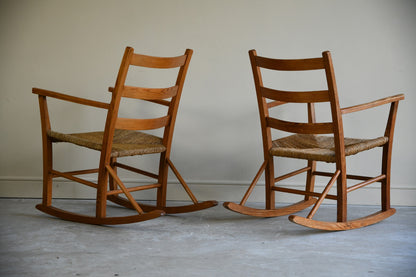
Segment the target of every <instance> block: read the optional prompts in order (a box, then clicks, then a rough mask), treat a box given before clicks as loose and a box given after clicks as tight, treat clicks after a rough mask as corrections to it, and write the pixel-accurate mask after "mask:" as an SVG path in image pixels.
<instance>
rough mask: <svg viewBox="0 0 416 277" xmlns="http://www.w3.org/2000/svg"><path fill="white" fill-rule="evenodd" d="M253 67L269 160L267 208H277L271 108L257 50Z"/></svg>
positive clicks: (264, 146) (264, 145) (251, 56)
mask: <svg viewBox="0 0 416 277" xmlns="http://www.w3.org/2000/svg"><path fill="white" fill-rule="evenodd" d="M249 57H250V63H251V69H252V71H253V78H254V85H255V88H256V95H257V104H258V108H259V113H260V124H261V133H262V140H263V155H264V160H265V161H267V166H266V168H265V178H266V198H265V199H266V203H265V204H266V208H267V209H274V208H275V193H274V191H272V186H273V185H274V161H273V158H272V157H271V155H270V153H269V149H270V148H271V147H272V133H271V128H270V126H268V124H267V118H268V117H269V108H268V106H267V102H266V99H265V97H263V95H262V93H261V87H262V86H263V79H262V76H261V71H260V68H259V67H258V66H257V62H256V57H257V52H256V50H254V49H253V50H250V51H249Z"/></svg>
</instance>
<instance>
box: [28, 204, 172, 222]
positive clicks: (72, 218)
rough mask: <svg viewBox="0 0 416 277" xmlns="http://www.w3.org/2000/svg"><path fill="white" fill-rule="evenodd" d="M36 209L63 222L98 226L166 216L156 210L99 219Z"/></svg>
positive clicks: (43, 208)
mask: <svg viewBox="0 0 416 277" xmlns="http://www.w3.org/2000/svg"><path fill="white" fill-rule="evenodd" d="M36 208H37V209H38V210H40V211H42V212H44V213H46V214H49V215H51V216H55V217H58V218H61V219H63V220H69V221H75V222H79V223H88V224H96V225H116V224H128V223H135V222H140V221H145V220H149V219H154V218H157V217H160V216H162V215H164V214H165V212H164V211H161V210H154V211H151V212H149V213H145V214H138V215H131V216H119V217H104V218H97V217H93V216H85V215H81V214H76V213H72V212H68V211H65V210H62V209H58V208H56V207H53V206H44V205H42V204H38V205H36Z"/></svg>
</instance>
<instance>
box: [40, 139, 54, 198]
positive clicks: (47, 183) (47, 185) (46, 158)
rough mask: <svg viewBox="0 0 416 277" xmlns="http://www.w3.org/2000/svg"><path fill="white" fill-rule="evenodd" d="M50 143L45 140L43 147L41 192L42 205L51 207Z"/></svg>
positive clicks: (51, 161) (51, 156)
mask: <svg viewBox="0 0 416 277" xmlns="http://www.w3.org/2000/svg"><path fill="white" fill-rule="evenodd" d="M52 158H53V154H52V142H51V141H50V140H49V139H46V142H45V143H44V145H43V192H42V204H43V205H44V206H51V205H52V175H51V170H52V164H53V160H52Z"/></svg>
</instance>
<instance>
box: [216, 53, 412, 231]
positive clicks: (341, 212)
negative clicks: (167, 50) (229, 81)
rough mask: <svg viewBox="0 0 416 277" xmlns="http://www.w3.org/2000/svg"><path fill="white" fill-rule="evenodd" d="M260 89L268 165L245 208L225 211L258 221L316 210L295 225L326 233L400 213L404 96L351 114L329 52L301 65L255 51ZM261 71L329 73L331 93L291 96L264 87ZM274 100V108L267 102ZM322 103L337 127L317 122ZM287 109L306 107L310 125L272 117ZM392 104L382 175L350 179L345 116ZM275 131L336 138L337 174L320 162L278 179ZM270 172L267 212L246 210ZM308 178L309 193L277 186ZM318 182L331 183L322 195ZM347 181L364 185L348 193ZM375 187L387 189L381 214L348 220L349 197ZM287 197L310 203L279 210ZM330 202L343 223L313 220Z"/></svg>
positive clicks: (297, 219)
mask: <svg viewBox="0 0 416 277" xmlns="http://www.w3.org/2000/svg"><path fill="white" fill-rule="evenodd" d="M249 56H250V61H251V66H252V71H253V76H254V83H255V87H256V93H257V102H258V107H259V113H260V121H261V130H262V137H263V152H264V161H263V163H262V165H261V167H260V169H259V171H258V172H257V174H256V176H255V178H254V179H253V181H252V183H251V185H250V186H249V188H248V190H247V192H246V193H245V195H244V197H243V198H242V200H241V202H240V203H239V204H236V203H232V202H225V203H224V207H226V208H227V209H230V210H232V211H235V212H238V213H242V214H247V215H252V216H258V217H275V216H283V215H290V214H293V213H296V212H298V211H301V210H304V209H306V208H308V207H310V206H312V205H314V206H313V208H312V210H311V211H310V213H309V215H308V216H307V217H306V218H305V217H301V216H297V215H291V216H289V220H290V221H292V222H294V223H297V224H300V225H303V226H307V227H310V228H315V229H321V230H333V231H335V230H347V229H355V228H360V227H364V226H367V225H370V224H374V223H377V222H379V221H381V220H383V219H385V218H387V217H389V216H391V215H393V214H394V213H395V209H393V208H391V206H390V175H391V170H390V168H391V153H392V146H393V133H394V126H395V120H396V114H397V109H398V104H399V101H400V100H403V99H404V95H403V94H399V95H395V96H391V97H387V98H383V99H379V100H376V101H372V102H369V103H365V104H361V105H356V106H352V107H347V108H340V106H339V101H338V93H337V86H336V82H335V74H334V70H333V64H332V59H331V54H330V52H329V51H326V52H323V53H322V57H320V58H312V59H300V60H281V59H270V58H265V57H261V56H257V53H256V51H255V50H251V51H249ZM260 68H267V69H271V70H279V71H280V70H281V71H301V70H317V69H323V70H325V74H326V79H327V85H328V90H325V91H313V92H310V91H309V92H288V91H279V90H273V89H268V88H265V87H264V86H263V81H262V75H261V71H260ZM267 99H271V100H272V101H271V102H267V101H266V100H267ZM316 102H329V103H330V105H331V115H332V122H328V123H318V122H316V117H315V105H314V103H316ZM286 103H306V104H307V108H308V122H307V123H295V122H288V121H283V120H279V119H276V118H273V117H271V116H270V115H269V109H270V108H273V107H276V106H280V105H283V104H286ZM384 104H390V112H389V116H388V120H387V124H386V128H385V133H384V136H385V137H387V138H388V142H387V143H385V144H384V145H382V148H383V157H382V167H381V174H380V175H379V176H376V177H368V176H357V175H349V174H347V168H346V154H345V144H344V130H343V122H342V116H343V115H344V114H348V113H352V112H358V111H362V110H366V109H369V108H374V107H377V106H380V105H384ZM271 129H278V130H282V131H286V132H291V133H301V134H333V136H334V144H335V157H336V158H335V160H334V161H333V162H335V164H336V170H335V172H333V173H332V172H321V171H317V170H316V163H317V161H316V160H314V159H308V161H307V166H306V167H304V168H301V169H299V170H296V171H293V172H291V173H288V174H285V175H283V176H279V177H275V174H274V170H275V169H274V156H273V155H272V154H271V153H270V150H271V148H272V142H273V141H272V135H271ZM263 172H265V182H266V185H265V190H266V203H265V206H266V207H265V209H256V208H251V207H248V206H245V204H246V201H247V199H248V197H249V196H250V194H251V193H252V191H253V189H254V187H255V185H256V184H257V181H258V179H259V178H260V176H261V175H262V174H263ZM305 172H306V174H307V175H306V186H305V190H297V189H292V188H285V187H281V186H277V185H276V184H277V183H278V182H280V181H282V180H285V179H287V178H290V177H293V176H296V175H298V174H301V173H305ZM315 176H327V177H330V178H331V179H330V181H329V183H328V185H327V186H326V187H325V189H324V190H323V191H322V192H321V193H319V192H315V191H314V183H315ZM347 179H354V180H361V181H362V182H360V183H359V184H356V185H353V186H350V187H348V186H347ZM374 182H380V183H381V210H380V211H379V212H377V213H374V214H371V215H369V216H366V217H363V218H359V219H355V220H347V193H349V192H351V191H354V190H356V189H359V188H362V187H365V186H367V185H369V184H372V183H374ZM334 183H337V193H336V195H331V194H329V191H330V189H331V187H332V186H333V184H334ZM276 191H280V192H285V193H292V194H300V195H304V196H305V197H304V200H302V201H300V202H298V203H295V204H293V205H290V206H286V207H282V208H276V207H275V192H276ZM324 199H333V200H336V201H337V222H327V221H318V220H314V219H312V218H313V216H314V215H315V213H316V212H317V210H318V208H319V206H320V205H321V204H322V202H323V200H324Z"/></svg>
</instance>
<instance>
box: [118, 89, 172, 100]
mask: <svg viewBox="0 0 416 277" xmlns="http://www.w3.org/2000/svg"><path fill="white" fill-rule="evenodd" d="M177 92H178V86H173V87H169V88H141V87H131V86H124V89H123V92H122V96H123V97H129V98H135V99H142V100H160V99H166V98H171V97H174V96H175V95H176V93H177Z"/></svg>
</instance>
